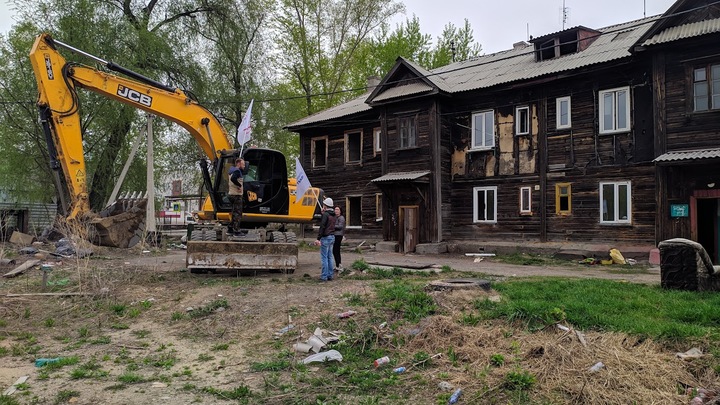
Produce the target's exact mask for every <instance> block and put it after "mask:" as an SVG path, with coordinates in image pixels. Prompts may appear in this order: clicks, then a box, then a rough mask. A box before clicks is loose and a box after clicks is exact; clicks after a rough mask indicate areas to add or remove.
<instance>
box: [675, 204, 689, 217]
mask: <svg viewBox="0 0 720 405" xmlns="http://www.w3.org/2000/svg"><path fill="white" fill-rule="evenodd" d="M689 215H690V206H689V205H688V204H670V217H671V218H684V217H688V216H689Z"/></svg>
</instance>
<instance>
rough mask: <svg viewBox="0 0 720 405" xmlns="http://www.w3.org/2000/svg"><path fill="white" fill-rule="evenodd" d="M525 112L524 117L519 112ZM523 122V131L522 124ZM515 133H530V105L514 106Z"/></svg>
mask: <svg viewBox="0 0 720 405" xmlns="http://www.w3.org/2000/svg"><path fill="white" fill-rule="evenodd" d="M523 111H524V112H525V117H524V118H523V117H521V114H522V113H523ZM523 124H525V131H523V130H522V128H521V127H522V125H523ZM515 135H530V106H526V105H525V106H522V107H515Z"/></svg>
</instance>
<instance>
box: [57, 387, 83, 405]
mask: <svg viewBox="0 0 720 405" xmlns="http://www.w3.org/2000/svg"><path fill="white" fill-rule="evenodd" d="M79 397H80V392H78V391H72V390H62V391H60V392H58V393H57V395H56V396H55V402H54V403H55V404H56V405H58V404H65V403H68V402H69V401H70V400H71V399H72V398H79Z"/></svg>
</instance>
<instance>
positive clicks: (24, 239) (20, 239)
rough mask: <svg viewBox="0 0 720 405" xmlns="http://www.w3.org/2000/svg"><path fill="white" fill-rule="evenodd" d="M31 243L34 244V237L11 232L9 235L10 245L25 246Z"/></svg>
mask: <svg viewBox="0 0 720 405" xmlns="http://www.w3.org/2000/svg"><path fill="white" fill-rule="evenodd" d="M33 242H35V237H34V236H32V235H28V234H26V233H22V232H18V231H13V233H12V235H10V243H14V244H16V245H23V246H27V245H30V244H32V243H33Z"/></svg>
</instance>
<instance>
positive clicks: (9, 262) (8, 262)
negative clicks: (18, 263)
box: [0, 259, 15, 266]
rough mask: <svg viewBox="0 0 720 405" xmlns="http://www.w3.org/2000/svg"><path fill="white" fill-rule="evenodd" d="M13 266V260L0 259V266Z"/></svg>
mask: <svg viewBox="0 0 720 405" xmlns="http://www.w3.org/2000/svg"><path fill="white" fill-rule="evenodd" d="M13 264H15V259H0V266H10V265H13Z"/></svg>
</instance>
